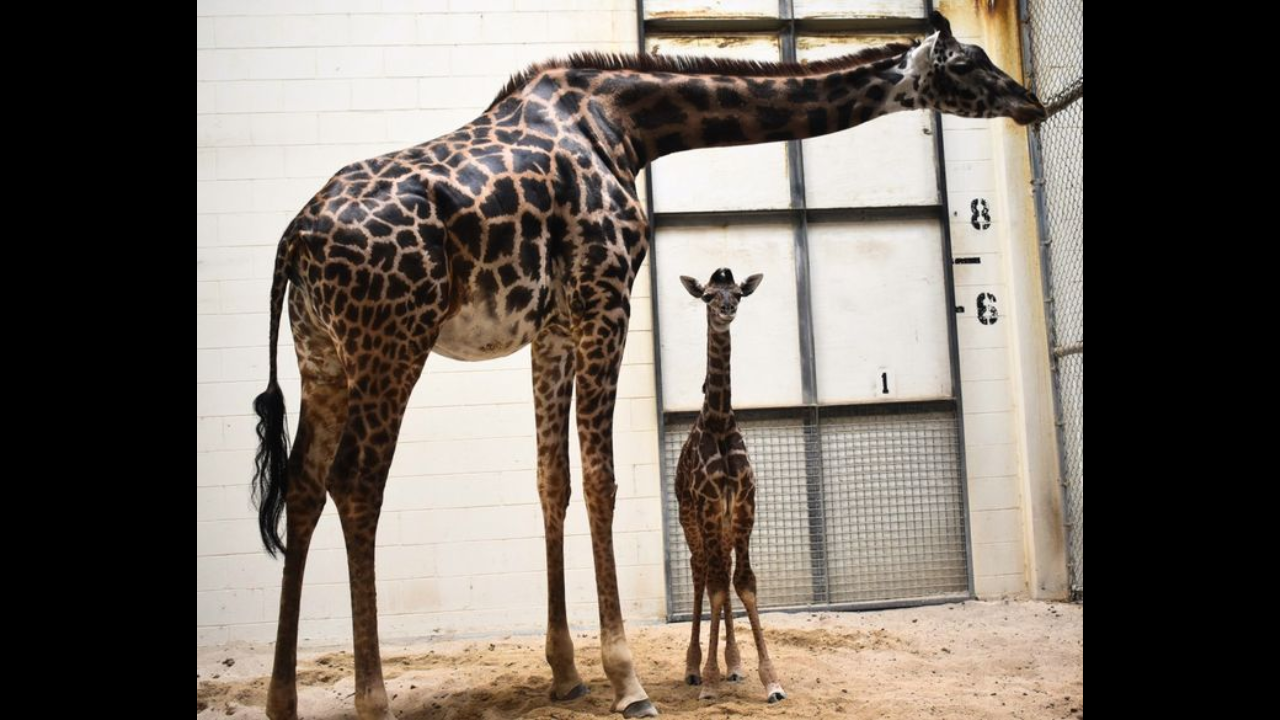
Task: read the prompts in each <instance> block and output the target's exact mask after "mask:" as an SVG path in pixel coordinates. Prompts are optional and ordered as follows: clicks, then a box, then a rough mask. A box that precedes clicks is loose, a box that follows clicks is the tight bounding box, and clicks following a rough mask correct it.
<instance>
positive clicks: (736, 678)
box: [725, 672, 746, 682]
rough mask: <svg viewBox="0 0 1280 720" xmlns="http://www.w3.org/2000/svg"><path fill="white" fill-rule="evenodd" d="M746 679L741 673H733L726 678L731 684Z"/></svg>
mask: <svg viewBox="0 0 1280 720" xmlns="http://www.w3.org/2000/svg"><path fill="white" fill-rule="evenodd" d="M745 677H746V676H745V675H743V674H742V673H740V672H731V673H729V676H728V677H726V678H725V680H728V681H729V682H742V680H743V679H744V678H745Z"/></svg>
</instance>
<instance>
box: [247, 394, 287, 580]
mask: <svg viewBox="0 0 1280 720" xmlns="http://www.w3.org/2000/svg"><path fill="white" fill-rule="evenodd" d="M253 409H254V411H255V412H257V413H258V454H257V456H256V457H255V458H254V464H255V465H256V469H255V471H254V474H253V500H254V502H255V503H256V504H257V505H258V532H260V533H262V544H263V545H264V546H266V548H267V554H269V555H271V556H272V557H275V554H276V551H280V552H284V541H283V540H281V539H280V516H281V515H283V514H284V497H285V491H286V490H287V489H288V472H287V469H288V465H289V428H288V426H287V423H286V421H285V412H284V393H282V392H280V386H279V385H276V384H275V383H271V385H270V386H269V387H268V388H267V391H266V392H264V393H262V394H261V395H259V396H258V397H257V399H255V400H254V401H253Z"/></svg>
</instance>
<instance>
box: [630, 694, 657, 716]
mask: <svg viewBox="0 0 1280 720" xmlns="http://www.w3.org/2000/svg"><path fill="white" fill-rule="evenodd" d="M622 717H625V718H639V717H658V708H656V707H654V706H653V703H652V702H650V701H649V700H648V699H647V698H646V699H644V700H637V701H635V702H633V703H631V704H630V705H628V706H627V709H626V710H623V711H622Z"/></svg>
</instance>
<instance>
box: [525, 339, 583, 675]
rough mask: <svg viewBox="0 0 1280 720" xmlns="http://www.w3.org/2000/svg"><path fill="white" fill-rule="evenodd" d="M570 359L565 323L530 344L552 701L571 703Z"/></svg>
mask: <svg viewBox="0 0 1280 720" xmlns="http://www.w3.org/2000/svg"><path fill="white" fill-rule="evenodd" d="M573 355H574V353H573V340H572V338H570V336H569V327H568V324H567V322H566V321H565V320H563V319H560V318H552V319H549V320H548V321H547V322H546V324H545V325H544V326H543V329H542V331H541V332H540V333H539V334H538V337H537V338H536V339H534V341H533V406H534V411H535V414H536V416H537V425H538V497H539V498H540V499H541V501H542V522H543V531H544V534H545V536H546V543H547V663H548V664H550V665H551V699H552V700H574V699H576V698H579V697H582V696H583V695H585V694H586V692H587V686H586V685H584V684H583V683H582V678H581V677H580V676H579V675H578V668H577V666H576V665H575V664H574V661H573V638H572V637H571V636H570V635H569V619H568V615H567V613H566V611H565V600H564V516H565V511H566V510H567V509H568V507H569V495H570V491H569V403H570V401H571V400H572V398H573Z"/></svg>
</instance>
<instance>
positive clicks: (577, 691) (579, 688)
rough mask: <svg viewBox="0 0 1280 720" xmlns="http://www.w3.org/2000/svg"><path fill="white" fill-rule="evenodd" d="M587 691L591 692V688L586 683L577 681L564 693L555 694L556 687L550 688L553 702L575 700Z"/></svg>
mask: <svg viewBox="0 0 1280 720" xmlns="http://www.w3.org/2000/svg"><path fill="white" fill-rule="evenodd" d="M589 692H591V690H590V689H589V688H588V687H587V685H586V683H578V684H577V685H575V686H573V689H571V690H569V692H567V693H565V694H564V695H557V694H556V689H555V688H551V699H552V700H553V701H554V702H569V701H570V700H577V699H578V698H580V697H582V696H583V695H586V694H587V693H589Z"/></svg>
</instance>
